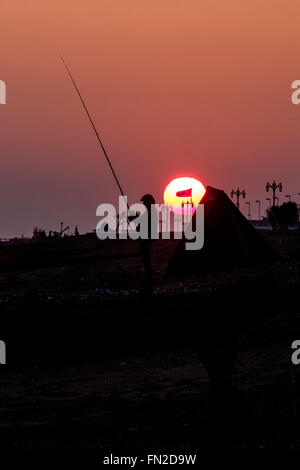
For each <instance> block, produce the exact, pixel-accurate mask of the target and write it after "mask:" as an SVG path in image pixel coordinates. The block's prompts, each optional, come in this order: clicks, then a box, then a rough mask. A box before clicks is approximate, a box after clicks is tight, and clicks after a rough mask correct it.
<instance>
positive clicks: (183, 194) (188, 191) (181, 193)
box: [176, 188, 192, 197]
mask: <svg viewBox="0 0 300 470" xmlns="http://www.w3.org/2000/svg"><path fill="white" fill-rule="evenodd" d="M176 196H178V197H192V188H190V189H185V190H184V191H177V193H176Z"/></svg>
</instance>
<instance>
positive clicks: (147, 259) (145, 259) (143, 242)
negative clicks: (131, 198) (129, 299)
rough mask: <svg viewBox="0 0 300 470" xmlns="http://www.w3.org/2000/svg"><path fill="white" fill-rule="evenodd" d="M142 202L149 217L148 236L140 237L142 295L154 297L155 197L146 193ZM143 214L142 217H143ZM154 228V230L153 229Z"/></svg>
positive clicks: (156, 222)
mask: <svg viewBox="0 0 300 470" xmlns="http://www.w3.org/2000/svg"><path fill="white" fill-rule="evenodd" d="M141 202H142V203H143V204H144V206H145V207H146V209H147V212H145V214H144V215H143V216H144V217H147V221H148V224H147V225H148V237H147V239H143V238H140V255H141V259H142V263H143V265H144V280H143V283H142V289H141V295H142V297H152V295H153V271H152V264H151V256H150V249H151V246H152V244H153V242H154V239H153V238H152V237H151V233H152V231H155V232H156V230H155V227H154V224H158V220H157V213H156V212H155V211H156V209H155V208H154V204H155V199H154V197H153V196H152V194H145V195H144V196H142V197H141ZM143 216H142V217H143ZM153 229H154V230H153Z"/></svg>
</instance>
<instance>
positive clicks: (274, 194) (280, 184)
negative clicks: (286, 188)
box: [266, 180, 282, 206]
mask: <svg viewBox="0 0 300 470" xmlns="http://www.w3.org/2000/svg"><path fill="white" fill-rule="evenodd" d="M269 189H272V191H273V206H275V199H276V189H279V191H280V192H281V191H282V183H278V184H276V182H275V180H273V183H272V184H270V183H267V184H266V191H267V193H268V192H269Z"/></svg>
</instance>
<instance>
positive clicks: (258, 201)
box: [255, 199, 260, 220]
mask: <svg viewBox="0 0 300 470" xmlns="http://www.w3.org/2000/svg"><path fill="white" fill-rule="evenodd" d="M255 202H257V204H258V220H260V200H259V199H257V200H256V201H255Z"/></svg>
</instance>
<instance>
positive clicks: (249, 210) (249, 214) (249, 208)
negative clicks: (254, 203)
mask: <svg viewBox="0 0 300 470" xmlns="http://www.w3.org/2000/svg"><path fill="white" fill-rule="evenodd" d="M246 204H247V206H248V218H249V219H250V218H251V203H250V202H246Z"/></svg>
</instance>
